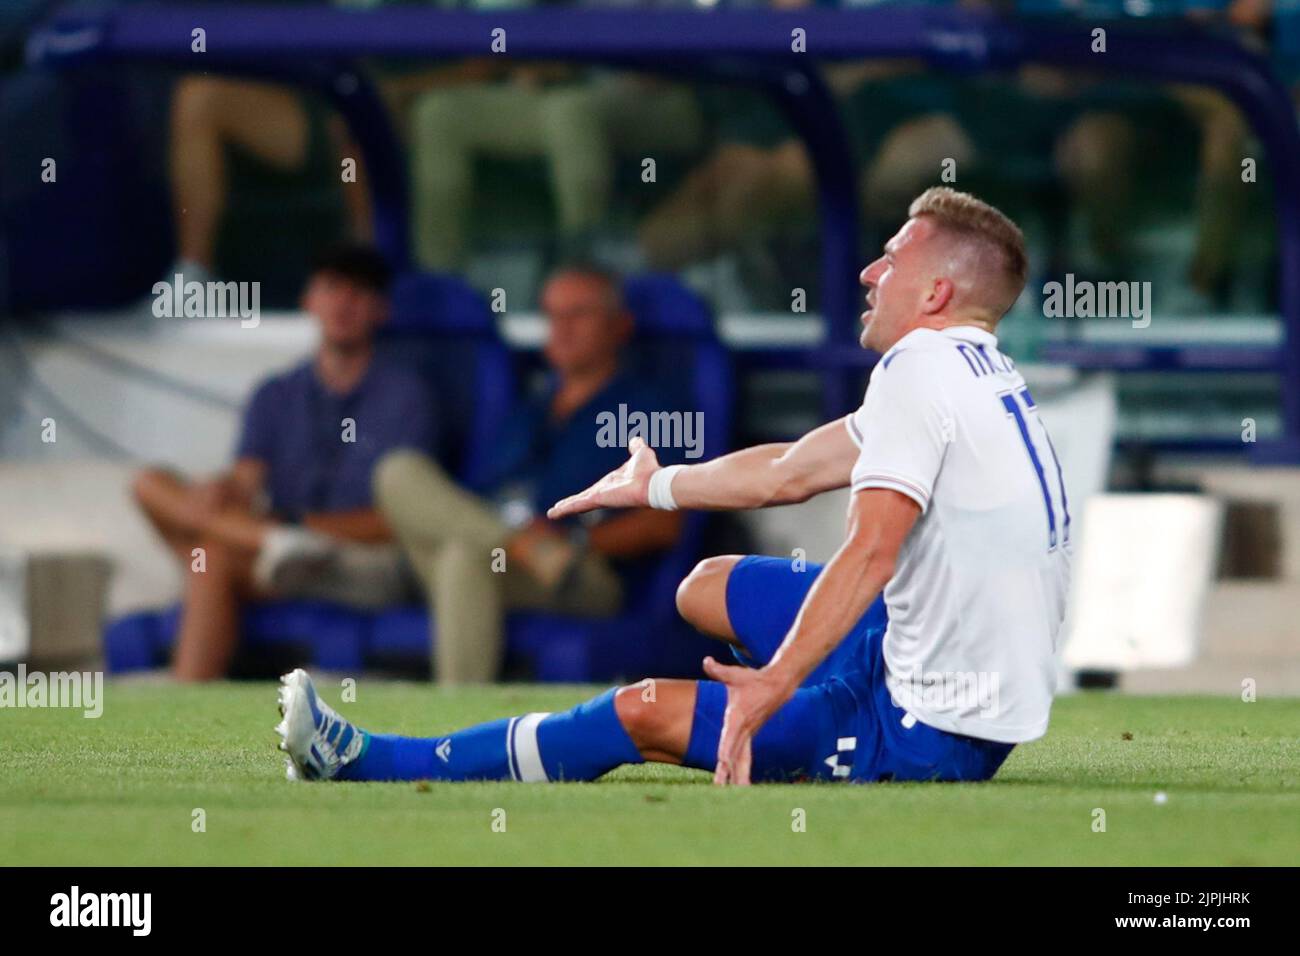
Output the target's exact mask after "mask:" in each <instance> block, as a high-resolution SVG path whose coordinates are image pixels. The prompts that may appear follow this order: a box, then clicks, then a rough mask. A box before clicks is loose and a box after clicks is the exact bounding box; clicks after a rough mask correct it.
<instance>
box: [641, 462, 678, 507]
mask: <svg viewBox="0 0 1300 956" xmlns="http://www.w3.org/2000/svg"><path fill="white" fill-rule="evenodd" d="M685 467H686V466H685V465H669V466H668V467H667V468H660V469H659V470H658V471H656V472H655V473H654V474H653V475H651V476H650V488H649V491H648V494H647V497H648V498H649V504H650V507H651V508H656V509H658V510H659V511H676V510H677V502H676V501H674V500H673V478H675V477H676V476H677V473H678V472H679V471H681V470H682V469H683V468H685Z"/></svg>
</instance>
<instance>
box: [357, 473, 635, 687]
mask: <svg viewBox="0 0 1300 956" xmlns="http://www.w3.org/2000/svg"><path fill="white" fill-rule="evenodd" d="M374 482H375V501H376V504H377V505H378V507H379V509H380V510H381V511H382V512H383V514H384V517H385V518H386V519H387V521H388V523H389V525H390V526H391V527H392V529H393V533H394V534H395V535H396V536H397V539H398V541H399V542H401V545H402V548H403V550H404V551H405V553H406V557H407V559H408V560H409V561H410V564H411V568H412V570H413V571H414V572H415V576H416V577H417V579H418V580H419V581H420V584H421V586H422V587H423V590H424V594H425V597H426V599H427V600H428V602H429V615H430V618H431V620H433V621H434V622H435V623H436V628H437V630H436V634H437V639H436V641H435V647H434V673H435V675H436V676H437V678H438V680H439V682H441V683H444V684H461V683H482V682H486V681H492V680H495V679H496V678H497V677H498V674H499V672H500V668H501V658H502V652H503V649H504V643H505V641H504V628H503V620H504V617H505V612H506V611H507V610H513V609H527V610H541V611H554V612H559V613H564V614H573V615H579V616H589V617H606V616H609V615H612V614H614V613H616V612H617V611H618V608H619V605H620V603H621V602H622V597H623V594H622V583H621V582H620V580H619V578H618V575H617V574H616V573H615V572H614V570H613V568H612V567H611V566H610V564H609V562H608V561H607V560H606V559H605V558H603V557H601V556H600V555H598V554H594V553H592V552H587V553H586V554H585V555H584V556H583V558H582V560H581V562H580V564H579V566H578V568H577V569H576V573H575V574H574V575H573V576H571V577H570V579H569V582H568V584H567V586H565V587H563V588H555V589H548V588H546V587H544V586H543V585H542V584H541V583H540V582H539V581H538V580H537V579H536V578H534V577H533V576H532V575H531V574H530V573H529V572H528V571H527V570H525V569H523V568H521V567H510V566H509V565H508V563H507V561H506V556H505V552H504V550H503V549H504V548H505V544H506V541H507V540H508V539H509V537H510V535H511V530H510V528H508V527H507V526H506V525H505V524H504V523H503V522H502V521H501V519H500V518H499V517H498V516H497V513H496V511H495V510H494V509H493V508H492V506H491V505H490V504H489V503H487V502H485V501H484V500H483V499H481V498H479V497H477V496H476V495H474V494H472V493H471V492H468V491H466V490H465V489H463V488H461V487H460V486H459V485H457V484H456V483H455V481H453V480H452V479H451V478H450V477H449V476H448V475H447V473H446V472H444V471H443V470H442V469H441V468H440V467H439V466H438V465H437V464H436V463H435V462H434V461H433V460H432V459H431V458H429V457H428V456H426V455H422V454H420V453H419V452H415V451H408V450H399V451H395V452H392V453H390V454H389V455H386V456H385V457H384V458H383V459H381V460H380V462H379V464H378V465H377V466H376V468H375V475H374Z"/></svg>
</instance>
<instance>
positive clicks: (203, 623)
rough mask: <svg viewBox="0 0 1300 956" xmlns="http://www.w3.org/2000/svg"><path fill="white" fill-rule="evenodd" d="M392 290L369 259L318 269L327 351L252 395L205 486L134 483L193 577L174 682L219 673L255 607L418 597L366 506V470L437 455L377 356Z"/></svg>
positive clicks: (346, 250)
mask: <svg viewBox="0 0 1300 956" xmlns="http://www.w3.org/2000/svg"><path fill="white" fill-rule="evenodd" d="M388 283H389V272H388V268H387V266H386V265H385V263H384V260H383V259H382V258H381V257H380V256H379V254H378V253H376V252H375V251H373V250H372V249H370V248H368V247H365V246H341V247H337V248H335V249H332V250H330V251H329V252H327V253H326V254H325V255H323V256H322V257H320V259H319V261H318V262H317V264H316V266H315V268H314V269H313V271H312V275H311V277H310V278H309V280H308V282H307V286H306V289H305V290H304V292H303V297H302V305H303V309H304V310H305V311H306V312H309V313H310V314H311V315H312V316H313V317H314V318H315V319H316V322H317V324H318V325H319V327H320V345H319V348H318V349H317V351H316V353H315V355H313V356H312V357H311V358H310V359H309V360H308V361H306V362H304V363H303V364H302V365H299V366H297V367H295V368H292V369H290V370H288V371H286V372H284V373H282V374H279V375H276V376H274V377H272V378H269V379H267V380H266V381H264V382H263V383H262V384H261V385H260V386H258V388H257V390H256V391H255V392H254V393H253V397H252V400H251V401H250V402H249V404H248V407H247V408H246V410H245V413H244V422H243V431H242V434H241V436H240V439H239V445H238V447H237V449H236V452H235V462H234V465H233V466H232V467H231V468H230V470H229V471H227V472H225V473H224V474H221V475H218V476H216V477H215V478H212V479H209V480H204V481H187V480H186V479H184V478H182V477H180V476H179V475H177V474H175V473H174V472H172V471H169V470H166V469H162V468H150V469H146V470H145V471H143V472H141V473H140V474H139V475H138V476H137V477H136V479H135V483H134V490H135V496H136V499H137V500H138V502H139V503H140V506H141V508H142V509H143V510H144V513H145V515H146V516H147V517H148V518H149V520H150V521H151V522H152V524H153V526H154V527H155V528H156V529H157V530H158V532H159V534H161V535H162V537H163V538H164V540H165V541H166V542H167V544H168V545H169V546H170V547H171V549H172V550H173V551H175V552H176V554H177V556H178V557H179V558H180V560H181V563H182V567H183V568H184V569H185V584H184V590H185V597H184V609H183V611H182V614H181V623H180V631H179V635H178V638H177V644H176V652H175V656H174V660H173V664H172V666H173V672H174V674H175V676H176V677H177V678H179V679H181V680H208V679H212V678H217V677H221V676H224V675H225V673H226V671H227V668H228V667H229V664H230V661H231V658H232V656H233V654H234V651H235V649H236V646H237V644H238V640H239V620H240V608H241V605H242V604H243V603H244V602H246V601H248V600H250V599H258V598H269V597H277V598H279V597H302V598H314V599H323V600H331V601H336V602H340V603H345V604H352V605H356V606H361V607H378V606H383V605H386V604H392V603H394V602H397V601H400V600H402V599H403V598H406V597H409V596H410V594H411V593H412V590H413V587H412V583H411V582H410V581H409V577H408V576H407V575H406V574H405V572H404V569H403V563H402V560H401V553H400V549H398V548H397V546H396V545H395V544H393V543H392V536H391V533H390V531H389V529H388V525H387V524H386V523H385V522H384V519H383V517H382V516H381V515H380V514H379V512H378V511H377V510H376V509H375V508H374V506H373V504H372V501H371V471H372V470H373V468H374V465H375V463H376V462H377V461H378V460H379V458H380V456H382V455H383V454H385V453H386V452H390V451H392V450H393V449H396V448H412V449H421V450H424V449H431V448H433V447H434V443H435V431H436V419H435V409H434V404H433V398H432V395H431V393H430V391H429V390H428V389H427V388H426V387H425V386H424V384H423V382H422V381H421V380H420V379H419V378H418V377H417V376H416V375H415V373H414V372H412V371H409V370H407V369H405V368H403V367H401V366H397V365H393V364H391V363H388V362H385V361H382V360H380V359H378V358H376V357H375V349H374V338H375V332H376V330H377V329H378V327H379V325H380V324H381V323H382V322H383V321H384V319H385V318H386V317H387V314H388Z"/></svg>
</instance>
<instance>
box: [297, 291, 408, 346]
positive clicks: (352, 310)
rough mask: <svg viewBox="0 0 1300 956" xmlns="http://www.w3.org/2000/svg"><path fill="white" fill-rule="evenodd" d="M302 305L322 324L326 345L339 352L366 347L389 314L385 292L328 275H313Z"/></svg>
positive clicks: (322, 333) (322, 334) (322, 335)
mask: <svg viewBox="0 0 1300 956" xmlns="http://www.w3.org/2000/svg"><path fill="white" fill-rule="evenodd" d="M302 304H303V308H304V309H306V310H307V311H308V312H310V313H311V314H312V315H314V316H315V317H316V321H317V322H319V323H320V329H321V338H322V339H323V340H324V342H325V343H326V344H327V345H330V346H332V347H334V348H338V349H355V348H359V347H361V346H364V345H367V344H368V343H369V342H370V340H371V339H372V338H373V337H374V334H375V329H376V328H378V327H379V324H380V323H381V322H383V321H384V319H385V317H386V316H387V315H388V301H387V299H386V297H385V296H384V295H383V294H382V293H379V292H376V291H374V290H373V289H367V288H365V287H364V286H361V285H358V284H357V283H355V282H353V281H351V280H350V279H346V278H344V277H342V276H337V275H333V274H332V273H329V272H321V273H318V274H317V275H314V276H312V278H311V281H310V282H308V283H307V289H306V291H305V292H304V293H303V303H302Z"/></svg>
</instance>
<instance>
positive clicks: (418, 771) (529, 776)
mask: <svg viewBox="0 0 1300 956" xmlns="http://www.w3.org/2000/svg"><path fill="white" fill-rule="evenodd" d="M614 693H615V692H614V691H613V690H610V691H607V692H606V693H604V694H601V695H600V696H599V697H597V698H595V699H593V700H589V701H587V702H586V703H584V704H579V705H578V706H577V707H574V708H573V709H572V710H567V711H565V712H564V713H561V714H524V715H523V716H521V717H511V718H508V719H505V720H494V721H492V722H490V723H486V724H479V725H477V726H475V727H470V728H468V729H467V730H458V731H456V732H455V733H452V734H449V735H448V736H446V737H399V736H396V735H393V734H366V735H365V736H366V741H365V744H364V746H363V749H362V752H361V756H359V757H357V758H356V759H355V760H353V761H352V762H351V763H349V764H347V765H346V766H345V767H343V768H341V769H340V770H339V773H338V779H340V780H523V781H527V782H535V781H545V780H552V781H554V780H595V779H596V778H597V777H599V776H600V775H601V774H604V773H607V772H608V771H610V770H613V769H614V768H615V767H617V766H619V765H621V764H625V763H640V762H641V754H640V752H638V751H637V749H636V746H635V745H634V744H633V743H632V739H631V738H630V737H629V736H628V735H627V731H626V730H624V729H623V725H622V724H621V723H620V722H619V719H618V714H617V713H615V711H614Z"/></svg>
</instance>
